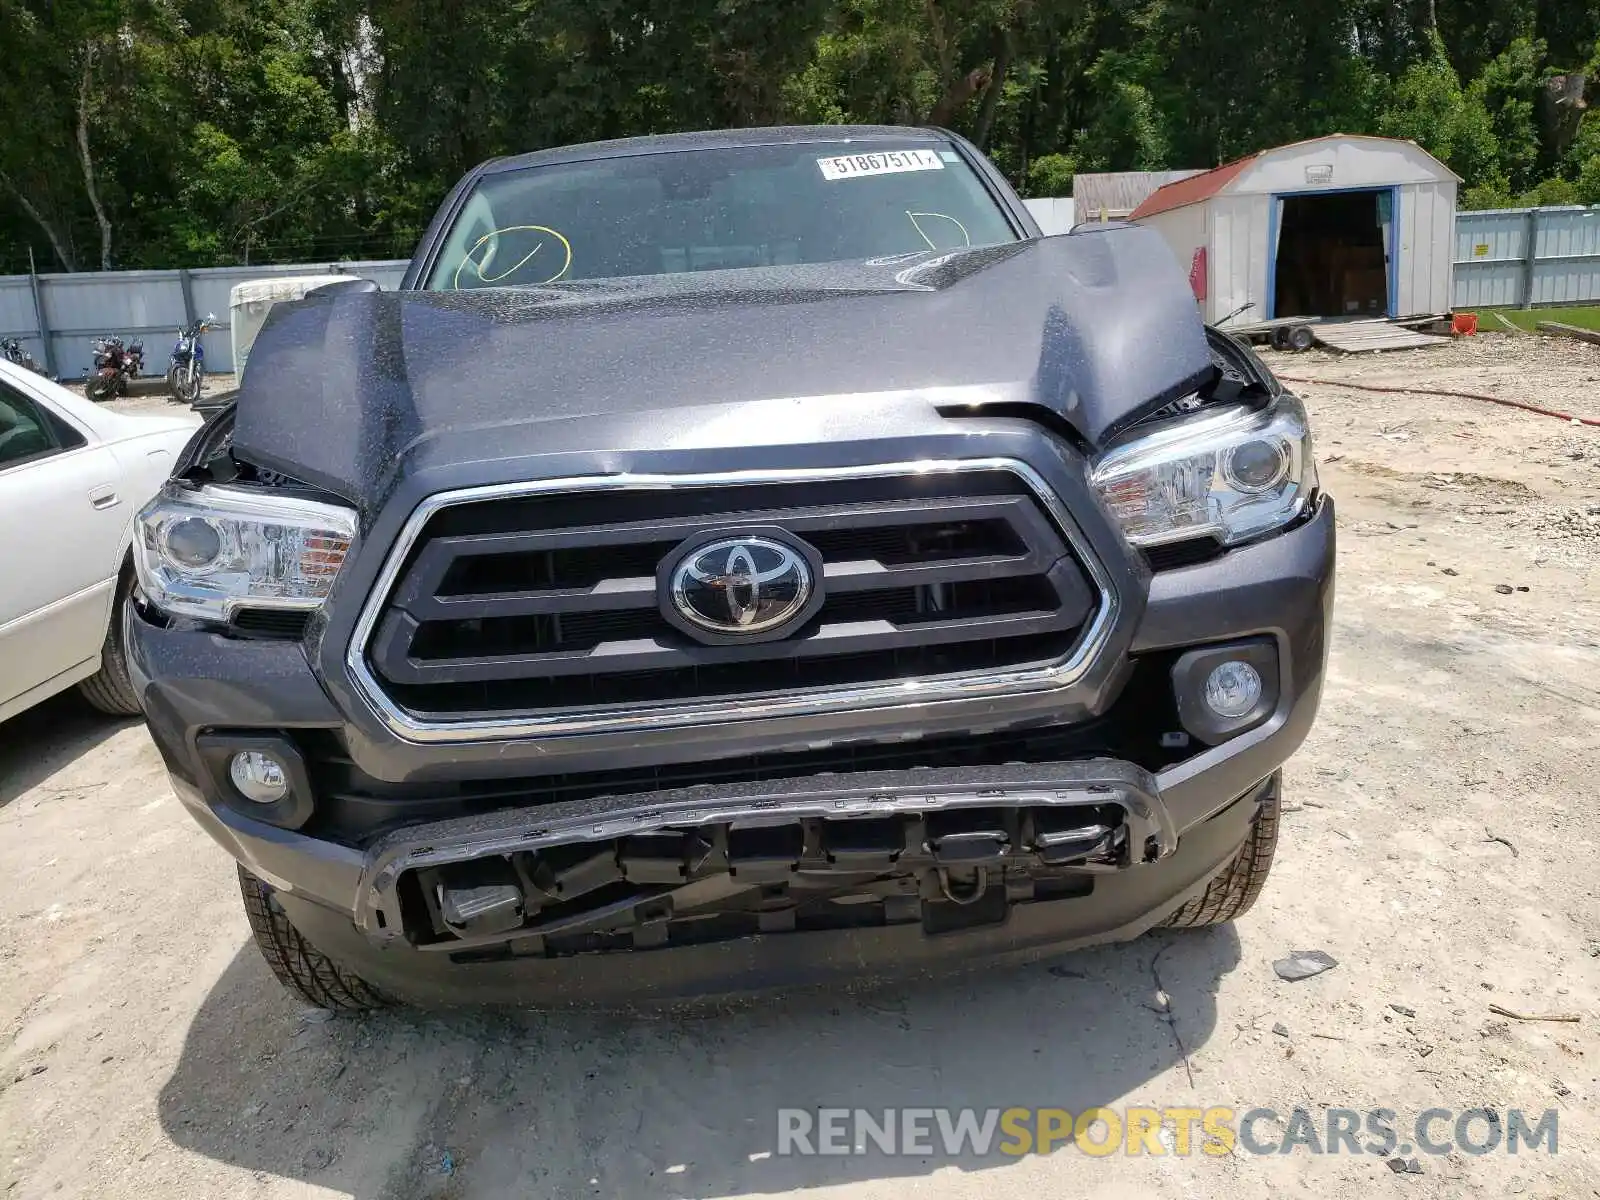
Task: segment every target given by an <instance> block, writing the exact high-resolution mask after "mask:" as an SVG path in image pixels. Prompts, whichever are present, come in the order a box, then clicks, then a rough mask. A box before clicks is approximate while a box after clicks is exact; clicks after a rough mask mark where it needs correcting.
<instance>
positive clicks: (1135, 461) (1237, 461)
mask: <svg viewBox="0 0 1600 1200" xmlns="http://www.w3.org/2000/svg"><path fill="white" fill-rule="evenodd" d="M1089 478H1090V482H1091V483H1092V484H1093V485H1094V488H1095V491H1096V492H1098V493H1099V495H1100V499H1101V501H1102V502H1103V503H1104V504H1105V506H1106V508H1107V509H1108V510H1109V511H1110V512H1111V515H1112V516H1114V517H1115V518H1116V519H1117V521H1118V522H1119V523H1120V524H1121V525H1122V531H1123V533H1124V534H1126V535H1127V538H1128V540H1129V541H1130V542H1132V543H1133V544H1134V545H1135V546H1154V545H1159V544H1161V543H1163V542H1175V541H1182V540H1185V539H1188V538H1193V537H1200V536H1214V537H1216V538H1218V539H1219V540H1220V541H1221V542H1222V543H1223V544H1224V545H1232V544H1234V543H1236V542H1242V541H1245V540H1247V539H1249V538H1252V537H1254V536H1256V535H1257V534H1261V533H1265V532H1268V531H1270V530H1273V529H1276V528H1278V527H1279V526H1282V525H1286V524H1288V523H1289V522H1290V521H1292V520H1294V519H1295V518H1296V517H1297V516H1299V515H1300V514H1301V513H1302V512H1303V511H1304V510H1305V507H1306V505H1307V504H1308V503H1310V500H1311V494H1312V493H1313V492H1314V491H1315V490H1316V486H1317V468H1316V463H1315V462H1314V461H1313V460H1312V457H1311V432H1310V429H1309V428H1308V426H1307V424H1306V412H1305V409H1304V407H1302V405H1301V403H1300V401H1299V400H1298V399H1297V398H1296V397H1294V396H1292V395H1290V394H1289V393H1287V392H1285V393H1284V394H1283V395H1281V396H1279V397H1278V398H1277V399H1276V400H1274V401H1273V402H1272V404H1270V405H1268V406H1267V407H1266V408H1264V409H1249V408H1244V407H1242V406H1231V405H1230V406H1229V407H1227V408H1224V409H1220V410H1218V409H1208V410H1203V411H1201V412H1199V413H1196V414H1194V415H1193V416H1184V417H1177V418H1174V419H1172V420H1170V421H1167V422H1165V423H1163V424H1162V425H1161V426H1160V427H1159V428H1157V429H1156V430H1154V431H1153V432H1150V433H1146V434H1145V435H1144V436H1142V437H1138V438H1135V439H1133V440H1131V441H1128V442H1125V443H1123V444H1122V445H1119V446H1114V447H1112V448H1111V449H1110V450H1108V451H1106V453H1105V454H1103V455H1102V456H1101V457H1100V458H1099V459H1098V460H1097V461H1096V462H1095V464H1094V467H1093V469H1092V470H1091V472H1090V476H1089Z"/></svg>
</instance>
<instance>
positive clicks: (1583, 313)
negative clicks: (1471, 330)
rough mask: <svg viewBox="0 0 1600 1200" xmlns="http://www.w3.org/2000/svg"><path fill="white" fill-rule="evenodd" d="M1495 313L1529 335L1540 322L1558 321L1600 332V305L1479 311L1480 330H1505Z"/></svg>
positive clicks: (1491, 331)
mask: <svg viewBox="0 0 1600 1200" xmlns="http://www.w3.org/2000/svg"><path fill="white" fill-rule="evenodd" d="M1495 311H1498V312H1500V313H1501V314H1502V315H1504V316H1505V318H1506V319H1507V320H1509V321H1511V322H1512V323H1513V324H1515V325H1516V326H1517V327H1518V328H1519V329H1522V330H1524V331H1526V332H1528V333H1533V332H1535V330H1536V328H1537V326H1538V323H1539V322H1540V321H1558V322H1560V323H1561V324H1562V325H1576V326H1577V327H1578V328H1579V329H1594V330H1597V331H1600V305H1591V306H1589V307H1587V308H1502V309H1499V310H1495V309H1479V310H1478V328H1479V329H1482V330H1484V331H1486V332H1489V333H1494V332H1497V331H1500V330H1503V329H1505V326H1504V325H1502V324H1500V322H1499V321H1496V320H1495V319H1494V316H1493V313H1494V312H1495Z"/></svg>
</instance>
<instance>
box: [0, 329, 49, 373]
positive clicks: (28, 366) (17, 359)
mask: <svg viewBox="0 0 1600 1200" xmlns="http://www.w3.org/2000/svg"><path fill="white" fill-rule="evenodd" d="M0 358H4V359H5V360H6V361H7V362H13V363H16V364H17V366H19V367H21V368H22V369H23V370H25V371H32V372H34V374H36V375H43V376H45V377H46V378H49V377H50V372H49V371H47V370H45V367H44V364H43V363H41V362H38V361H37V360H35V359H34V357H33V355H31V354H29V353H28V352H27V351H26V350H24V349H23V348H22V342H21V340H20V339H18V338H14V337H10V338H0Z"/></svg>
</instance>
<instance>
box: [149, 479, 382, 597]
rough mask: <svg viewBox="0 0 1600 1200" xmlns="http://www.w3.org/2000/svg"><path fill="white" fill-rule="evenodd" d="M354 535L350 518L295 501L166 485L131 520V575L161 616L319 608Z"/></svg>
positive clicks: (347, 512)
mask: <svg viewBox="0 0 1600 1200" xmlns="http://www.w3.org/2000/svg"><path fill="white" fill-rule="evenodd" d="M355 535H356V514H355V511H354V510H353V509H348V508H341V507H339V506H338V505H333V504H323V503H320V502H318V501H315V500H306V499H302V498H301V497H298V496H282V495H273V494H263V493H262V492H259V491H254V490H245V489H242V488H229V487H199V488H190V487H184V486H182V485H180V484H173V483H169V484H167V485H166V487H164V488H163V489H162V490H161V493H160V494H159V495H157V496H156V498H155V499H154V500H152V501H151V502H150V503H149V504H147V505H146V506H145V507H144V509H143V510H142V511H141V512H140V513H139V517H138V522H137V528H136V530H135V533H134V539H133V545H134V565H135V566H136V567H137V569H138V572H139V585H140V587H141V588H143V589H144V594H145V595H146V596H147V597H148V598H149V600H150V602H151V603H152V604H154V605H155V606H156V607H157V608H159V609H161V610H162V611H163V612H168V613H172V614H175V615H181V616H189V617H199V618H200V619H202V620H207V621H227V620H228V619H230V618H231V617H232V615H233V613H234V610H236V609H239V608H277V609H299V610H309V609H316V608H320V607H321V606H322V603H323V601H324V600H326V599H327V598H328V591H329V589H331V588H332V587H333V580H334V577H335V576H337V575H338V574H339V568H340V567H342V566H343V565H344V560H345V555H346V554H348V553H349V551H350V543H351V541H352V540H354V538H355Z"/></svg>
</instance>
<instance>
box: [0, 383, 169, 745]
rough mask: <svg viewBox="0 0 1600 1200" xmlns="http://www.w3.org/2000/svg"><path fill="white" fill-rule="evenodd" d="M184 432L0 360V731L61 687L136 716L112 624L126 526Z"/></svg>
mask: <svg viewBox="0 0 1600 1200" xmlns="http://www.w3.org/2000/svg"><path fill="white" fill-rule="evenodd" d="M195 428H196V424H195V418H194V417H193V416H192V415H186V416H182V417H179V416H172V417H167V416H127V415H124V414H121V413H115V412H111V411H109V410H107V409H104V408H100V407H98V406H96V405H94V404H91V403H90V402H89V401H87V400H84V399H83V398H82V397H80V396H76V395H74V394H73V393H72V392H69V391H67V389H66V388H63V387H59V386H58V385H56V384H54V383H51V382H50V381H49V380H47V379H44V378H42V377H40V376H38V375H35V374H33V373H32V372H30V371H25V370H23V369H22V368H21V367H18V366H15V365H13V364H12V363H9V362H3V361H0V721H3V720H5V719H6V718H8V717H11V716H13V715H15V714H16V713H19V712H21V711H22V710H23V709H25V708H29V707H31V706H32V705H34V704H37V703H38V702H39V701H41V700H43V699H45V698H46V697H49V696H53V695H54V694H55V693H57V692H59V691H63V690H65V689H66V688H69V687H71V686H72V685H73V684H77V685H78V687H79V689H80V690H82V692H83V694H84V696H85V697H87V698H88V700H89V703H91V704H93V705H94V706H95V707H96V708H98V709H100V710H101V711H103V712H108V713H117V714H128V713H136V712H138V711H139V703H138V699H137V698H136V697H135V696H134V693H133V686H132V684H131V683H130V682H129V680H128V665H127V661H126V660H125V658H124V656H123V648H122V622H121V620H120V614H121V611H122V600H123V598H124V597H125V596H126V595H127V594H128V589H129V588H131V587H132V585H133V563H132V560H131V558H130V557H129V539H130V538H131V537H132V535H133V517H134V514H135V513H137V512H138V511H139V509H140V508H141V507H142V506H143V505H144V503H145V501H147V500H149V499H150V497H151V496H153V495H155V493H156V490H157V489H158V488H160V486H161V485H162V483H163V482H164V481H165V480H166V478H167V476H168V475H169V474H170V473H171V471H172V467H173V464H174V463H175V462H176V461H177V458H178V454H179V452H180V451H181V450H182V449H183V446H184V443H185V442H187V441H188V440H189V438H190V436H191V435H192V434H193V433H194V431H195Z"/></svg>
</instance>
